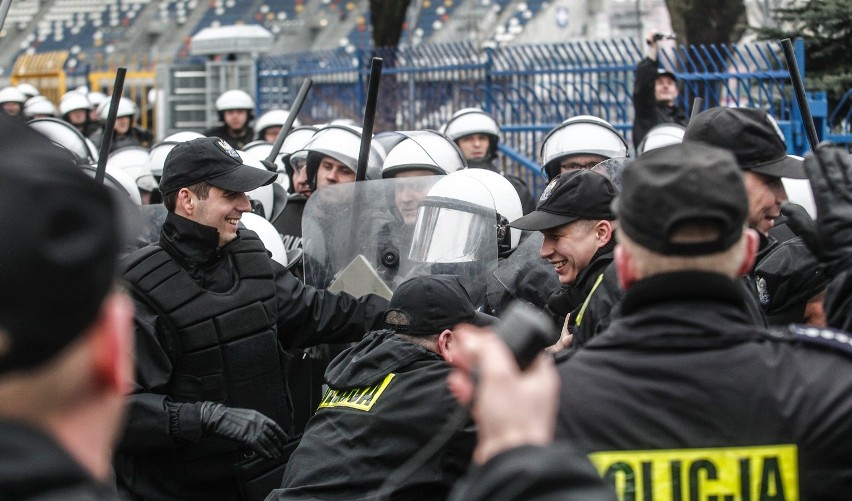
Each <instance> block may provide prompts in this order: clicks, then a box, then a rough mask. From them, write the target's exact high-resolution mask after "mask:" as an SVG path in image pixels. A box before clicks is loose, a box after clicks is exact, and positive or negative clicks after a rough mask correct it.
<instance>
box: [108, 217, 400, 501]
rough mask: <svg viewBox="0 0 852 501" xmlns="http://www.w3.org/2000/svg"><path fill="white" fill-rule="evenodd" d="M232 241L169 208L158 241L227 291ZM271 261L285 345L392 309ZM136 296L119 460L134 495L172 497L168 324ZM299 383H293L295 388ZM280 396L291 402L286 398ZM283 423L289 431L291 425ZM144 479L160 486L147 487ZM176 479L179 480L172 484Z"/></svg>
mask: <svg viewBox="0 0 852 501" xmlns="http://www.w3.org/2000/svg"><path fill="white" fill-rule="evenodd" d="M240 231H241V232H242V231H244V230H240ZM238 238H239V237H238ZM235 242H236V240H235V241H234V242H231V243H229V244H228V245H225V246H224V247H222V248H220V247H218V233H217V232H216V230H215V229H214V228H211V227H208V226H204V225H200V224H198V223H195V222H193V221H191V220H189V219H186V218H183V217H181V216H178V215H176V214H174V213H169V214H168V215H167V216H166V221H165V223H164V224H163V229H162V233H161V237H160V244H159V245H160V246H161V247H163V248H164V249H165V250H166V252H168V254H169V255H170V256H171V257H172V258H173V259H174V260H175V261H176V262H177V263H178V265H179V266H180V267H181V268H182V269H183V270H184V271H186V272H187V273H188V274H189V275H190V276H191V277H192V278H193V280H194V281H195V282H196V283H197V284H199V285H200V286H201V287H202V288H204V289H207V290H209V291H212V292H215V293H222V294H224V293H227V292H228V291H229V290H230V289H231V287H232V285H233V284H234V281H235V279H236V277H235V269H234V265H233V263H232V260H231V257H230V256H229V248H231V247H232V246H233V245H234V243H235ZM143 251H144V250H142V251H139V252H143ZM132 257H133V255H131V256H130V257H129V258H128V260H130V259H131V258H132ZM270 263H271V264H272V269H273V272H274V281H275V301H276V305H277V310H278V317H277V323H276V333H277V338H278V343H279V346H280V348H282V349H291V348H299V347H306V346H313V345H316V344H320V343H329V342H350V341H355V340H358V339H360V338H361V337H363V335H364V333H365V332H368V331H369V330H372V329H374V328H376V327H378V325H380V323H381V321H382V318H383V314H384V311H385V309H387V301H386V300H385V299H383V298H380V297H378V296H373V295H369V296H365V297H364V298H362V299H358V300H356V299H354V298H352V297H351V296H349V295H348V294H332V293H329V292H326V291H320V290H316V289H314V288H312V287H308V286H305V285H304V284H303V283H302V282H300V281H299V280H298V279H296V278H295V277H294V276H293V275H292V274H291V273H290V272H289V271H287V269H286V268H285V267H283V266H281V265H280V264H278V263H277V262H275V261H272V260H271V259H270ZM135 299H136V300H135V301H134V302H135V306H136V317H135V326H136V380H135V385H136V388H135V391H134V392H133V395H131V397H130V409H129V413H128V420H127V428H126V432H125V435H124V438H123V440H122V442H121V444H120V447H119V452H121V453H122V456H121V459H123V460H125V461H120V462H119V465H120V466H121V465H123V467H124V468H123V469H124V470H125V471H124V473H125V475H124V477H125V481H126V482H129V483H132V484H133V487H134V488H135V490H136V491H137V492H139V491H142V492H145V491H149V490H153V492H159V493H158V494H154V493H153V492H152V494H151V498H152V499H159V498H161V497H168V495H166V494H164V493H163V492H162V489H166V490H169V489H171V488H174V489H181V490H183V488H181V487H180V482H181V479H180V478H176V477H177V476H176V475H174V473H173V470H171V474H170V469H169V466H168V464H166V462H165V461H164V459H165V458H166V457H171V456H173V455H175V454H177V453H178V450H179V449H180V448H181V447H182V446H183V445H185V444H184V443H178V442H176V441H175V439H173V438H172V436H171V435H170V433H169V426H170V421H169V417H170V414H169V410H168V407H169V404H170V403H171V399H170V398H169V394H168V392H167V388H168V387H169V386H170V384H171V383H172V367H173V366H172V361H171V360H170V358H169V354H168V351H167V349H166V348H164V347H163V346H162V345H161V344H160V343H161V342H160V340H161V339H162V336H163V335H164V334H165V332H164V330H165V329H166V328H165V323H164V322H163V321H162V320H158V315H157V314H156V313H155V312H154V311H153V309H152V308H151V307H150V306H149V305H148V304H147V303H146V302H145V301H141V300H138V298H135ZM298 383H299V382H294V381H290V382H288V384H289V385H291V386H292V385H294V384H298ZM279 397H280V398H281V399H287V396H286V395H280V396H279ZM181 419H182V420H181V424H180V426H181V427H182V428H183V427H200V423H188V422H184V421H183V416H181ZM282 426H283V427H284V428H285V430H286V429H287V426H286V424H282ZM201 440H202V441H204V440H205V438H203V437H202V439H201ZM158 458H159V460H158ZM128 472H132V473H128ZM146 478H147V479H150V480H152V481H153V482H155V484H160V485H157V486H154V485H146ZM227 480H228V479H222V478H221V477H217V478H215V479H212V478H211V479H210V482H209V487H210V489H211V491H210V492H209V493H202V492H199V493H198V494H199V496H200V498H203V499H211V496H213V498H215V497H216V496H215V495H214V493H216V492H219V493H222V487H221V486H217V485H216V483H215V481H227ZM172 483H175V485H172V486H171V487H169V484H172ZM184 496H185V495H184ZM222 496H226V494H222ZM178 497H179V496H178Z"/></svg>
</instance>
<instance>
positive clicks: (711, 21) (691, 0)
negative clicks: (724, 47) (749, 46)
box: [666, 0, 746, 44]
mask: <svg viewBox="0 0 852 501" xmlns="http://www.w3.org/2000/svg"><path fill="white" fill-rule="evenodd" d="M666 6H667V7H668V9H669V15H670V16H671V20H672V29H674V31H675V33H677V35H678V43H680V44H718V43H731V42H733V41H735V40H738V39H739V38H740V36H741V35H742V34H743V32H744V31H745V28H746V22H745V4H744V3H743V0H666Z"/></svg>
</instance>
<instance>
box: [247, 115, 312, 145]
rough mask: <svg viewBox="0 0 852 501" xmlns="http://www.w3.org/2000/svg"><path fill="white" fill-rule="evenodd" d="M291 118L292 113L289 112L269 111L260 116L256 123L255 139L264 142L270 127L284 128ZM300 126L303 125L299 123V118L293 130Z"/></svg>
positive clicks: (295, 121) (294, 122) (294, 123)
mask: <svg viewBox="0 0 852 501" xmlns="http://www.w3.org/2000/svg"><path fill="white" fill-rule="evenodd" d="M289 116H290V112H289V111H287V110H269V111H267V112H266V113H264V114H263V115H261V116H259V117H258V118H257V120H256V121H255V123H254V130H255V139H260V140H263V132H264V130H265V129H268V128H269V127H282V126H283V125H284V122H286V121H287V117H289ZM300 125H302V124H301V122H299V119H298V118H297V119H295V120H294V121H293V128H296V127H299V126H300Z"/></svg>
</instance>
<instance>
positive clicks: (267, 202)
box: [237, 150, 286, 238]
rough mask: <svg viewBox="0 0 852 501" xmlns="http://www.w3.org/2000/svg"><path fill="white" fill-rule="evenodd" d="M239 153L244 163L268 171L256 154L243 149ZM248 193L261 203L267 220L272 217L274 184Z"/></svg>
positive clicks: (251, 197) (247, 193)
mask: <svg viewBox="0 0 852 501" xmlns="http://www.w3.org/2000/svg"><path fill="white" fill-rule="evenodd" d="M237 153H238V154H239V155H240V158H241V159H242V160H243V164H245V165H248V166H250V167H254V168H255V169H260V170H263V171H267V170H266V167H265V166H264V165H263V164H262V163H260V160H259V159H257V158H256V157H255V156H254V155H251V154H249V153H246V152H245V151H242V150H237ZM267 172H268V171H267ZM246 195H247V196H248V197H249V198H250V199H252V200H253V201H256V202H257V203H259V204H260V206H261V208H262V212H263V217H264V218H266V219H267V220H269V219H272V213H273V210H274V208H273V205H274V202H275V191H274V188H273V187H272V184H267V185H265V186H261V187H259V188H255V189H253V190H251V191H248V192H246ZM285 200H286V199H285ZM252 209H255V207H254V204H252ZM279 238H280V237H279Z"/></svg>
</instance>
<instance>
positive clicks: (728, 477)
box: [589, 445, 799, 501]
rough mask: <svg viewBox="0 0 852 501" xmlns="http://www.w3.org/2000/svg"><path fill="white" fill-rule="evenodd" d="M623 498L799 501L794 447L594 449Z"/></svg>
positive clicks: (636, 500) (603, 470)
mask: <svg viewBox="0 0 852 501" xmlns="http://www.w3.org/2000/svg"><path fill="white" fill-rule="evenodd" d="M589 459H591V461H592V463H593V464H594V465H595V467H596V468H597V469H598V471H599V472H600V474H601V476H602V477H603V478H604V479H605V480H607V481H608V482H609V483H610V484H611V485H612V486H613V487H615V491H616V493H617V494H618V499H619V500H621V501H693V500H701V501H769V500H772V501H782V500H783V501H796V500H798V499H799V464H798V452H797V449H796V446H795V445H768V446H757V447H726V448H720V449H668V450H650V451H612V452H593V453H591V454H589Z"/></svg>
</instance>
